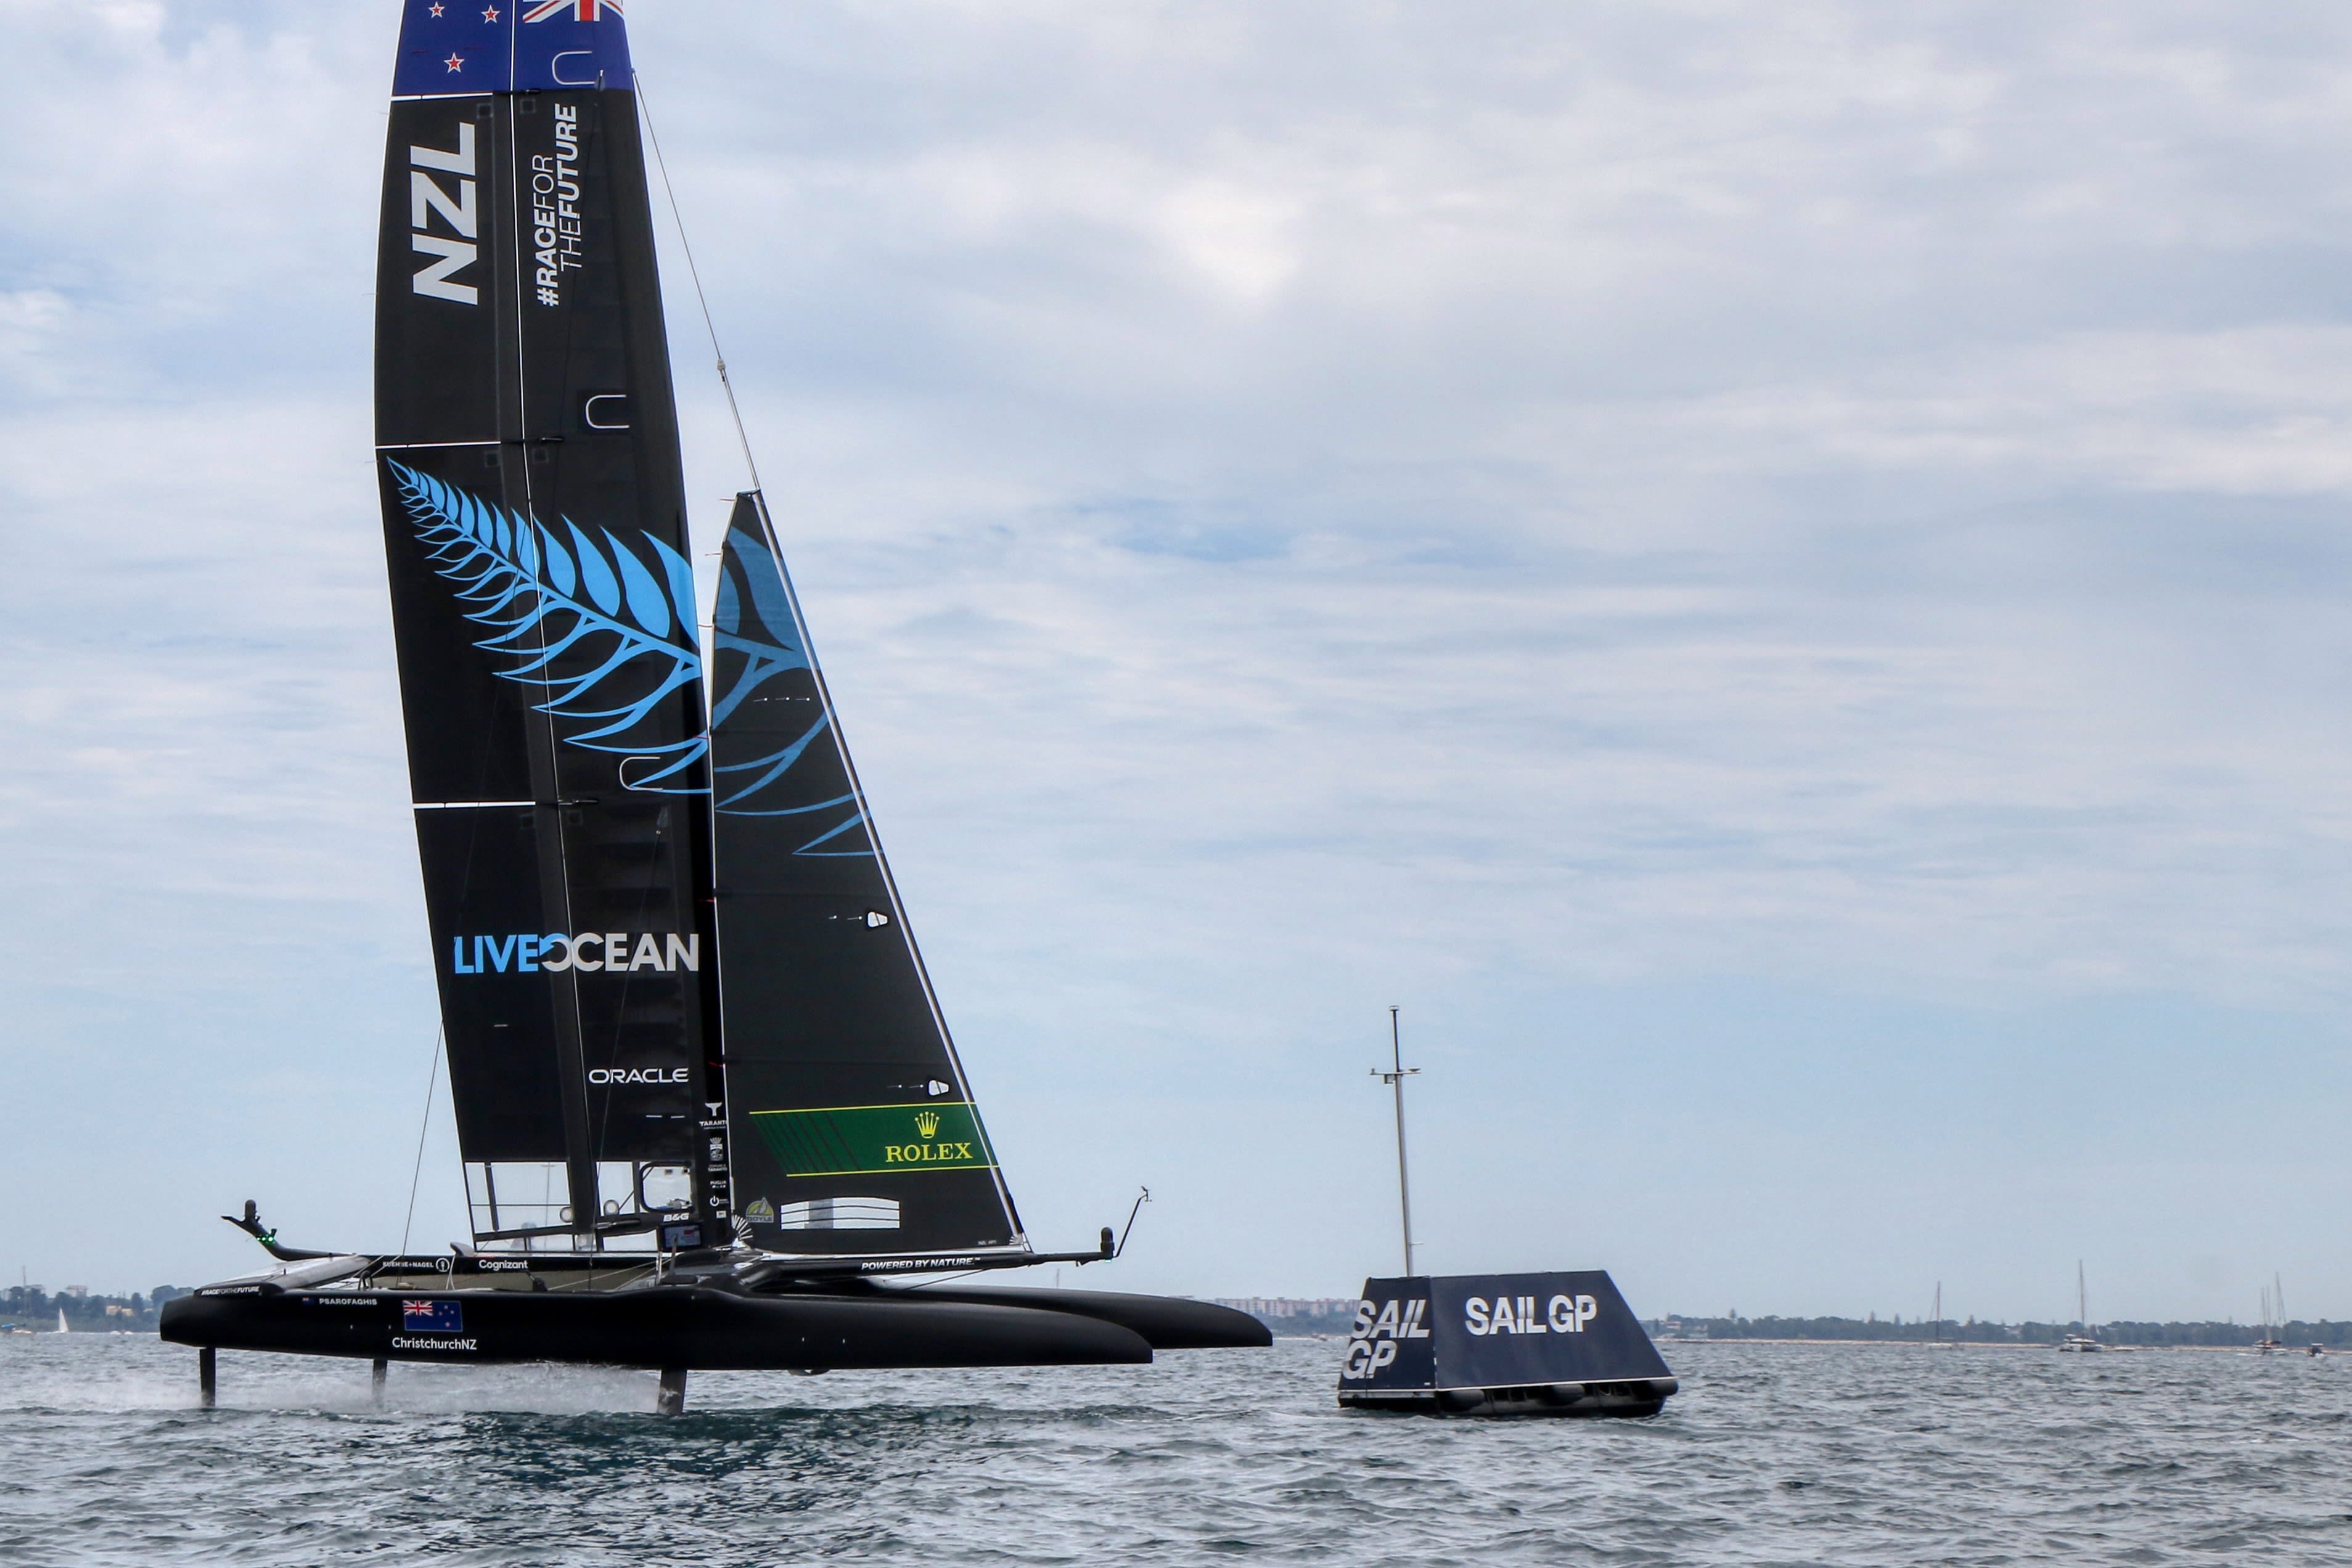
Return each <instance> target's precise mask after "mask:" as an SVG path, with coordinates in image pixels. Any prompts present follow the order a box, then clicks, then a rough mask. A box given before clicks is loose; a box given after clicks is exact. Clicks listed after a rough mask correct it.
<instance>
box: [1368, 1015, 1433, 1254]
mask: <svg viewBox="0 0 2352 1568" xmlns="http://www.w3.org/2000/svg"><path fill="white" fill-rule="evenodd" d="M1389 1069H1390V1070H1389V1071H1386V1072H1382V1071H1381V1070H1380V1069H1379V1068H1377V1067H1375V1068H1373V1069H1372V1076H1373V1077H1375V1078H1377V1079H1379V1080H1380V1081H1381V1082H1383V1083H1385V1084H1387V1085H1388V1086H1389V1087H1390V1088H1391V1089H1392V1090H1394V1091H1395V1092H1396V1123H1397V1207H1398V1208H1399V1210H1400V1211H1401V1212H1402V1215H1403V1218H1404V1271H1405V1277H1406V1278H1407V1279H1411V1278H1412V1181H1411V1180H1410V1179H1409V1178H1408V1177H1407V1176H1406V1174H1405V1165H1404V1081H1405V1080H1406V1079H1408V1078H1410V1077H1412V1075H1413V1074H1414V1073H1416V1072H1419V1071H1421V1069H1420V1068H1418V1067H1407V1066H1406V1065H1405V1064H1404V1047H1403V1045H1402V1043H1400V1041H1399V1039H1398V1035H1397V1009H1394V1008H1391V1009H1389Z"/></svg>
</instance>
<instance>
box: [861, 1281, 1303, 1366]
mask: <svg viewBox="0 0 2352 1568" xmlns="http://www.w3.org/2000/svg"><path fill="white" fill-rule="evenodd" d="M908 1295H910V1296H916V1297H919V1298H922V1299H925V1300H929V1301H953V1302H963V1303H968V1304H971V1305H976V1306H996V1307H1019V1308H1023V1309H1024V1310H1037V1309H1043V1310H1045V1311H1048V1312H1076V1313H1077V1314H1078V1315H1080V1316H1082V1317H1089V1318H1099V1319H1101V1320H1102V1321H1103V1322H1108V1323H1117V1324H1118V1326H1119V1327H1121V1328H1123V1329H1129V1330H1132V1331H1133V1332H1134V1333H1139V1334H1140V1335H1142V1336H1143V1338H1144V1340H1145V1342H1146V1343H1149V1344H1150V1346H1151V1348H1152V1349H1154V1350H1263V1349H1264V1348H1265V1347H1266V1346H1267V1345H1270V1344H1272V1343H1274V1333H1273V1332H1272V1331H1271V1330H1269V1329H1268V1328H1267V1327H1266V1326H1265V1324H1264V1323H1262V1322H1258V1321H1257V1320H1256V1319H1255V1318H1254V1317H1252V1316H1250V1315H1249V1314H1248V1313H1247V1312H1235V1311H1234V1309H1233V1308H1231V1307H1221V1306H1218V1305H1217V1304H1216V1303H1215V1302H1213V1301H1187V1300H1185V1299H1184V1298H1183V1297H1181V1296H1133V1295H1129V1294H1127V1293H1126V1292H1125V1291H1046V1290H1034V1289H1024V1288H1023V1287H1022V1286H1019V1285H953V1286H948V1287H945V1288H929V1287H926V1288H924V1289H921V1290H917V1291H908Z"/></svg>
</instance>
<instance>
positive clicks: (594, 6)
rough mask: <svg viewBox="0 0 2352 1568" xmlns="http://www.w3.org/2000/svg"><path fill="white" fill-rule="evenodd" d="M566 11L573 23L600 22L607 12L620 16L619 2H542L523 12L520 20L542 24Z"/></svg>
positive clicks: (602, 0) (575, 0)
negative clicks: (570, 15)
mask: <svg viewBox="0 0 2352 1568" xmlns="http://www.w3.org/2000/svg"><path fill="white" fill-rule="evenodd" d="M566 11H569V12H571V13H572V20H573V21H575V22H601V21H603V20H604V13H605V12H607V11H610V12H611V13H612V14H613V15H614V16H619V15H620V14H621V0H543V3H542V4H541V5H534V6H532V7H531V8H530V10H528V11H525V12H524V13H523V14H522V19H523V20H524V21H526V22H544V21H546V20H547V19H548V18H549V17H550V16H561V15H562V14H563V13H564V12H566Z"/></svg>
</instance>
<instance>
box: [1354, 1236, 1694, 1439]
mask: <svg viewBox="0 0 2352 1568" xmlns="http://www.w3.org/2000/svg"><path fill="white" fill-rule="evenodd" d="M1674 1391H1675V1378H1674V1375H1673V1373H1671V1372H1670V1371H1668V1370H1667V1367H1666V1364H1665V1362H1664V1360H1662V1359H1660V1357H1659V1355H1658V1353H1657V1349H1656V1347H1655V1346H1654V1345H1652V1344H1651V1343H1650V1336H1649V1335H1648V1334H1647V1333H1644V1332H1643V1328H1642V1324H1641V1322H1640V1320H1639V1319H1637V1318H1635V1317H1634V1316H1633V1311H1632V1309H1630V1308H1629V1307H1627V1306H1626V1304H1625V1299H1624V1298H1623V1297H1622V1296H1621V1295H1619V1294H1618V1293H1617V1287H1616V1286H1615V1284H1613V1283H1612V1282H1611V1281H1610V1278H1609V1276H1608V1275H1607V1274H1605V1273H1602V1272H1601V1271H1600V1270H1586V1271H1581V1272H1576V1273H1557V1274H1469V1275H1464V1274H1455V1275H1439V1276H1428V1275H1421V1276H1414V1277H1411V1278H1393V1279H1373V1280H1367V1281H1364V1292H1363V1295H1362V1297H1361V1299H1360V1301H1359V1302H1358V1304H1357V1307H1356V1321H1355V1323H1354V1332H1353V1333H1351V1334H1350V1335H1349V1340H1348V1354H1347V1356H1346V1359H1345V1360H1344V1361H1342V1362H1341V1364H1340V1367H1339V1402H1340V1403H1341V1404H1342V1405H1353V1406H1363V1407H1372V1408H1381V1407H1385V1408H1388V1409H1391V1410H1399V1409H1407V1410H1410V1409H1426V1410H1429V1411H1432V1412H1434V1413H1439V1414H1445V1415H1468V1414H1473V1413H1487V1414H1497V1415H1517V1414H1526V1415H1570V1416H1583V1415H1591V1416H1610V1415H1654V1414H1655V1413H1656V1412H1657V1410H1658V1409H1659V1408H1660V1406H1663V1405H1664V1403H1665V1400H1666V1398H1667V1396H1669V1395H1671V1394H1672V1393H1673V1392H1674Z"/></svg>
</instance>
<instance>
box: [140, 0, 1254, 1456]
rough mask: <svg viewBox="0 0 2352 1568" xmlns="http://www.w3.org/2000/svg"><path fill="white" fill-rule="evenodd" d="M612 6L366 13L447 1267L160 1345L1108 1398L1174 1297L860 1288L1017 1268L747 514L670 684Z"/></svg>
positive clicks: (623, 63)
mask: <svg viewBox="0 0 2352 1568" xmlns="http://www.w3.org/2000/svg"><path fill="white" fill-rule="evenodd" d="M620 10H621V7H620V5H617V4H615V3H614V0H545V3H540V4H531V3H529V0H509V4H508V5H497V4H492V3H489V0H406V11H405V15H404V18H403V22H402V28H401V39H400V57H399V64H398V67H397V68H396V70H395V72H394V85H393V104H392V114H391V131H390V137H389V142H388V146H387V151H386V157H385V166H384V192H383V233H382V248H381V252H380V257H379V262H378V269H377V293H376V300H377V306H376V444H377V457H376V462H377V474H378V479H379V483H380V485H381V487H382V492H383V517H384V542H385V550H386V554H387V557H388V559H389V563H390V570H391V587H392V602H393V619H394V629H395V632H396V635H397V641H398V657H399V666H400V681H401V693H402V698H403V705H404V713H405V716H406V724H407V738H408V760H409V774H410V780H411V784H412V787H413V789H414V794H415V819H416V836H417V845H418V850H419V852H420V855H421V857H422V860H423V863H424V880H425V905H426V909H427V912H428V915H429V918H430V923H431V927H432V941H433V951H434V954H435V959H436V969H437V971H438V976H439V986H440V999H441V1016H442V1019H443V1024H444V1028H445V1032H446V1041H447V1060H448V1063H449V1087H450V1092H451V1097H452V1100H453V1102H454V1103H455V1106H456V1112H457V1138H458V1145H459V1149H460V1154H461V1156H462V1158H463V1161H464V1166H465V1183H466V1192H467V1201H468V1204H469V1206H470V1209H471V1220H472V1232H473V1234H472V1239H471V1241H470V1243H467V1244H461V1245H457V1246H455V1247H453V1248H452V1249H451V1250H450V1251H449V1252H447V1253H444V1254H437V1255H426V1256H379V1255H368V1254H361V1253H326V1252H320V1251H313V1250H307V1249H297V1248H291V1247H288V1246H284V1245H281V1244H280V1243H279V1242H278V1239H277V1237H276V1235H275V1233H274V1232H272V1231H270V1230H269V1229H268V1228H266V1227H264V1226H263V1225H262V1223H261V1221H260V1218H259V1217H258V1214H257V1211H256V1208H255V1207H254V1206H253V1205H252V1204H250V1203H248V1204H247V1206H246V1212H245V1216H244V1218H242V1219H241V1220H236V1221H233V1223H236V1224H240V1225H242V1226H243V1227H244V1228H246V1229H247V1231H249V1232H251V1233H252V1234H253V1235H254V1236H255V1237H256V1238H257V1239H258V1240H259V1241H260V1242H261V1244H262V1245H263V1246H264V1247H265V1248H267V1249H268V1250H269V1252H270V1254H271V1256H272V1257H273V1258H274V1259H276V1260H278V1267H277V1268H275V1269H273V1270H270V1271H268V1272H267V1273H264V1274H257V1275H254V1276H251V1277H249V1278H245V1279H239V1280H232V1281H223V1282H222V1283H219V1284H216V1285H211V1286H207V1287H205V1289H203V1290H200V1291H196V1292H195V1293H194V1295H191V1296H188V1297H185V1298H183V1299H181V1300H179V1301H173V1302H171V1303H169V1304H168V1305H167V1306H166V1308H165V1309H164V1313H163V1334H164V1337H165V1338H167V1339H171V1340H174V1341H178V1342H180V1343H186V1344H193V1345H196V1346H200V1347H202V1351H203V1354H202V1367H203V1376H204V1385H205V1394H206V1397H207V1398H209V1397H210V1396H211V1390H212V1386H213V1367H214V1351H215V1348H218V1347H227V1348H232V1349H239V1350H270V1351H285V1352H294V1353H306V1354H323V1355H344V1356H356V1357H365V1358H369V1359H371V1360H373V1362H374V1363H375V1364H376V1368H377V1373H378V1375H379V1377H380V1376H381V1375H382V1372H383V1365H384V1364H385V1363H386V1362H387V1361H390V1360H399V1359H407V1360H425V1361H445V1362H446V1361H453V1360H454V1361H480V1360H559V1361H583V1362H595V1363H604V1364H620V1365H631V1366H644V1367H653V1368H658V1369H660V1370H661V1371H662V1373H663V1378H662V1404H663V1407H664V1408H665V1409H670V1410H675V1409H677V1408H679V1407H681V1406H682V1404H683V1398H684V1389H685V1374H686V1371H687V1370H688V1369H689V1368H695V1367H705V1368H718V1367H735V1368H763V1367H764V1368H790V1369H794V1370H801V1371H821V1370H826V1369H830V1368H835V1367H917V1366H975V1365H1028V1364H1064V1363H1093V1362H1143V1361H1149V1360H1150V1358H1151V1353H1152V1352H1153V1351H1154V1350H1156V1349H1170V1348H1177V1347H1194V1346H1207V1345H1259V1344H1265V1343H1268V1338H1267V1335H1266V1333H1265V1329H1264V1328H1263V1327H1261V1326H1260V1325H1259V1324H1258V1323H1257V1322H1255V1320H1254V1319H1251V1318H1248V1317H1245V1316H1244V1315H1243V1314H1241V1313H1238V1312H1229V1311H1227V1310H1225V1309H1223V1308H1219V1307H1214V1306H1210V1305H1207V1304H1205V1303H1201V1302H1195V1301H1181V1300H1167V1299H1160V1298H1153V1297H1144V1296H1130V1295H1120V1294H1112V1293H1105V1292H1093V1291H1042V1290H1013V1289H986V1288H978V1287H973V1286H969V1285H965V1286H961V1287H957V1288H951V1289H950V1288H943V1287H941V1286H940V1285H938V1284H920V1283H917V1284H913V1285H911V1286H910V1285H909V1284H908V1283H907V1282H906V1281H903V1280H898V1279H897V1278H896V1277H898V1276H908V1275H921V1274H924V1273H938V1272H946V1271H952V1272H955V1273H959V1274H962V1273H969V1272H971V1271H974V1270H992V1269H1003V1268H1014V1267H1023V1266H1028V1265H1034V1264H1037V1263H1045V1262H1069V1263H1085V1262H1089V1261H1094V1260H1100V1259H1104V1258H1108V1257H1111V1256H1114V1255H1115V1250H1116V1249H1115V1246H1114V1242H1113V1238H1112V1233H1111V1231H1110V1230H1109V1229H1108V1228H1105V1229H1104V1230H1103V1232H1102V1238H1101V1241H1100V1244H1099V1245H1098V1246H1097V1248H1095V1249H1089V1250H1087V1251H1083V1252H1066V1253H1041V1252H1038V1251H1035V1250H1034V1249H1032V1248H1031V1246H1030V1243H1029V1240H1028V1239H1027V1237H1026V1236H1025V1235H1024V1232H1023V1230H1022V1226H1021V1220H1020V1218H1019V1215H1018V1214H1017V1212H1016V1211H1015V1209H1014V1207H1013V1197H1012V1194H1011V1193H1010V1192H1009V1191H1008V1190H1007V1189H1006V1186H1005V1184H1004V1178H1003V1173H1002V1172H1001V1171H1000V1169H999V1168H998V1165H997V1160H996V1155H995V1151H994V1148H993V1147H992V1145H991V1144H990V1142H989V1138H988V1134H987V1132H986V1130H985V1128H984V1127H983V1126H982V1123H981V1119H980V1113H979V1111H978V1108H977V1107H976V1106H975V1105H974V1104H973V1103H972V1096H971V1090H970V1088H969V1087H968V1086H967V1084H966V1082H965V1079H964V1074H963V1069H962V1067H961V1064H960V1063H959V1062H958V1061H957V1059H956V1053H955V1049H954V1046H953V1045H952V1043H951V1042H950V1039H949V1036H948V1031H947V1028H946V1025H945V1023H944V1021H943V1019H942V1018H941V1015H940V1007H939V1002H938V999H937V998H935V997H934V996H933V995H932V992H931V987H930V982H929V978H928V977H927V976H926V975H925V973H924V970H923V965H922V959H921V956H920V955H919V953H918V952H917V950H916V947H915V943H914V938H913V936H912V934H911V933H910V931H909V930H908V923H907V917H906V911H905V908H904V906H903V904H901V903H900V900H899V897H898V889H897V887H896V886H895V884H894V883H892V881H891V877H890V872H889V867H888V865H887V862H885V861H884V859H883V857H882V851H881V846H880V843H879V841H877V838H876V836H875V832H874V827H873V821H872V818H871V816H870V815H869V813H868V812H867V810H866V801H865V797H864V795H863V793H862V791H861V790H860V789H859V787H858V782H857V776H856V770H855V768H853V767H852V766H851V764H850V759H849V753H848V750H847V749H846V747H845V746H844V744H843V742H842V738H841V733H840V729H839V727H838V725H837V724H836V723H835V716H834V711H833V706H832V701H831V698H830V697H829V696H828V695H827V693H826V690H825V685H824V676H823V675H822V674H820V672H819V670H818V668H817V664H816V660H815V657H814V654H813V653H811V651H810V647H809V639H808V634H807V631H806V628H805V626H804V625H803V621H802V618H801V613H800V609H799V605H798V603H797V602H796V601H795V600H794V598H793V590H792V586H791V582H790V580H789V579H788V577H787V576H786V574H785V570H784V567H783V562H782V554H781V552H780V550H779V549H778V547H777V541H776V536H775V531H774V528H773V527H772V524H771V522H770V519H769V517H768V514H767V511H766V508H765V507H764V506H763V505H762V504H761V497H760V496H759V494H758V492H757V491H756V490H754V491H747V492H745V493H744V494H743V495H741V496H740V497H737V500H736V503H735V508H734V513H733V516H732V517H731V519H730V523H729V527H728V529H727V534H726V538H725V540H724V549H723V550H722V552H721V557H720V563H719V587H718V597H717V601H716V604H715V605H714V606H713V612H712V617H711V620H712V629H713V640H712V648H713V655H714V656H713V658H712V659H711V661H710V664H711V667H710V669H709V672H708V674H707V675H706V671H705V667H704V664H705V661H704V657H703V652H702V646H701V641H700V637H699V634H698V612H697V605H696V598H695V589H694V581H693V573H692V571H691V570H690V568H689V566H688V562H689V561H690V560H691V559H692V555H691V551H690V549H689V547H688V541H687V525H686V503H685V486H684V476H683V471H682V463H681V459H680V455H679V447H678V434H677V410H676V406H675V402H674V400H673V398H672V395H671V387H670V370H669V360H668V350H667V338H666V336H665V332H664V328H663V322H662V310H661V298H660V289H659V283H658V279H657V277H656V270H655V259H654V238H653V225H652V216H651V212H650V209H649V204H648V196H647V186H646V169H645V162H644V157H643V152H642V144H641V142H640V141H639V137H638V120H637V103H636V95H635V91H634V88H633V84H634V80H635V78H634V77H633V75H632V73H631V70H630V67H629V55H628V44H627V39H626V37H625V34H624V32H623V24H622V21H621V16H620Z"/></svg>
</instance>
